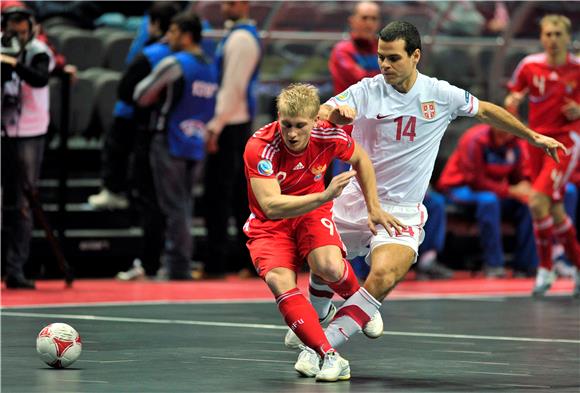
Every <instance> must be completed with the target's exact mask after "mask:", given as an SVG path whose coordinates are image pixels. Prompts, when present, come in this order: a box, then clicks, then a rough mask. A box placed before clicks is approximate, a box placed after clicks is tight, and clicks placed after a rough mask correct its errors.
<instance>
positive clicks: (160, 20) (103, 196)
mask: <svg viewBox="0 0 580 393" xmlns="http://www.w3.org/2000/svg"><path fill="white" fill-rule="evenodd" d="M179 11H180V7H179V5H178V4H176V3H175V2H155V3H153V5H152V6H151V9H150V10H149V12H148V15H147V17H146V18H145V19H147V20H148V21H149V23H148V25H147V26H148V27H147V34H146V36H147V39H146V41H145V42H144V43H143V44H144V46H145V48H143V47H141V49H140V50H139V51H138V53H137V54H133V53H132V52H130V53H129V54H128V55H127V61H129V59H131V60H130V61H129V64H128V66H127V69H126V70H125V72H124V73H123V75H122V77H121V80H120V82H119V88H118V91H117V98H118V99H117V102H116V103H115V107H114V109H113V125H112V127H111V128H110V129H109V130H106V132H105V144H104V146H103V151H102V167H101V178H102V182H103V187H102V189H101V191H100V192H99V193H98V194H95V195H91V196H89V198H88V202H89V204H90V205H91V206H92V207H93V208H95V209H126V208H127V207H128V206H129V198H128V197H127V194H128V193H129V192H130V187H129V184H130V181H129V161H130V157H131V155H132V153H133V151H134V148H135V140H136V139H137V138H139V136H138V135H137V129H138V128H143V127H145V128H146V127H148V126H149V124H148V121H149V119H148V111H147V110H146V109H137V110H136V109H135V107H134V102H133V93H134V90H135V86H136V85H137V83H139V82H140V81H141V80H143V78H145V77H146V76H147V75H149V73H150V72H151V70H152V69H153V68H154V67H155V66H156V65H157V63H159V61H161V60H162V59H163V58H165V57H166V56H169V55H170V54H171V50H170V49H169V46H168V45H167V43H164V42H162V39H163V36H164V35H165V33H167V29H168V28H169V23H170V22H171V18H173V17H174V16H175V15H176V14H177V13H178V12H179ZM147 166H148V164H145V167H147ZM141 167H143V165H141ZM135 169H136V170H140V169H139V168H138V166H136V167H135Z"/></svg>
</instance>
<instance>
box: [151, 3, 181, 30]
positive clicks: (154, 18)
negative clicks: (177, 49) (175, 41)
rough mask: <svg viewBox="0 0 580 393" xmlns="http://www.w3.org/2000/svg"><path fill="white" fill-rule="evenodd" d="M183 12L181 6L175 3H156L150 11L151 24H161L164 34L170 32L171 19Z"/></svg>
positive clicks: (160, 27)
mask: <svg viewBox="0 0 580 393" xmlns="http://www.w3.org/2000/svg"><path fill="white" fill-rule="evenodd" d="M180 11H181V6H180V5H179V4H177V3H176V2H174V1H156V2H155V3H153V5H152V6H151V8H150V9H149V19H150V20H151V22H159V29H161V32H162V33H163V34H165V33H167V30H169V24H170V23H171V19H172V18H173V17H174V16H175V15H176V14H177V13H178V12H180Z"/></svg>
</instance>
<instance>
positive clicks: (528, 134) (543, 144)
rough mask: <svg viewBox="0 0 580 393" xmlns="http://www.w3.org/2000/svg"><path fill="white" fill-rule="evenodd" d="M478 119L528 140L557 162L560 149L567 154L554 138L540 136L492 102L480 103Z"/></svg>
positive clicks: (564, 148)
mask: <svg viewBox="0 0 580 393" xmlns="http://www.w3.org/2000/svg"><path fill="white" fill-rule="evenodd" d="M476 117H477V118H478V119H479V120H480V121H482V122H484V123H487V124H490V125H491V126H492V127H494V128H498V129H500V130H504V131H507V132H509V133H510V134H514V135H516V136H518V137H520V138H523V139H525V140H527V141H528V142H529V143H531V144H532V145H534V146H537V147H539V148H542V149H544V150H545V151H546V154H548V155H549V156H550V157H552V158H553V159H554V160H555V161H556V162H560V160H559V158H558V149H560V150H562V151H563V152H566V147H565V146H564V145H563V144H561V143H560V142H558V141H557V140H555V139H553V138H550V137H548V136H544V135H541V134H538V133H537V132H535V131H533V130H531V129H529V128H528V127H526V126H525V125H524V124H522V122H521V121H519V120H518V119H516V118H515V117H514V116H513V115H511V114H510V113H509V112H508V111H506V110H505V109H503V108H502V107H500V106H497V105H495V104H492V103H491V102H487V101H480V102H479V111H478V112H477V115H476Z"/></svg>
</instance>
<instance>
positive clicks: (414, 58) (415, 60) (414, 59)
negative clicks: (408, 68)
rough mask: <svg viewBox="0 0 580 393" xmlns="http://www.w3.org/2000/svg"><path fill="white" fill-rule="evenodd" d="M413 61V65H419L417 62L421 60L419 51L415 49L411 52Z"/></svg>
mask: <svg viewBox="0 0 580 393" xmlns="http://www.w3.org/2000/svg"><path fill="white" fill-rule="evenodd" d="M412 56H413V61H414V62H415V65H417V63H419V60H420V59H421V49H419V48H417V49H415V52H413V55H412Z"/></svg>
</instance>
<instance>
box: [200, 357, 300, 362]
mask: <svg viewBox="0 0 580 393" xmlns="http://www.w3.org/2000/svg"><path fill="white" fill-rule="evenodd" d="M201 358H202V359H217V360H239V361H243V362H260V363H295V362H296V361H295V360H271V359H249V358H222V357H219V356H202V357H201Z"/></svg>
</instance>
